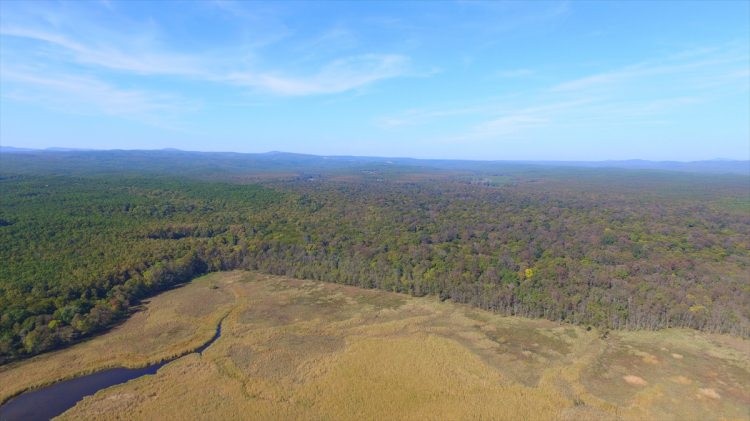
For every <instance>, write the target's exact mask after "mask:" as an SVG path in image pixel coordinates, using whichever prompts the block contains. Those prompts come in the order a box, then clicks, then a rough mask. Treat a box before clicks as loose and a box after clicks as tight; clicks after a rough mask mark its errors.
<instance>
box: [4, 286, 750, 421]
mask: <svg viewBox="0 0 750 421" xmlns="http://www.w3.org/2000/svg"><path fill="white" fill-rule="evenodd" d="M222 319H223V322H222V335H221V337H220V338H219V339H218V340H216V342H214V343H213V344H211V346H210V347H208V348H207V349H205V351H204V352H203V353H202V354H197V353H188V354H187V355H185V356H183V357H181V358H178V359H176V360H174V361H172V362H170V363H168V364H166V365H165V366H164V367H162V368H161V369H159V371H158V372H157V374H156V375H147V376H143V377H140V378H138V379H135V380H132V381H130V382H128V383H125V384H122V385H119V386H114V387H111V388H108V389H105V390H101V391H99V392H98V393H96V394H95V395H93V396H89V397H86V398H85V399H83V400H82V401H81V402H79V403H78V404H77V405H76V406H75V407H73V408H72V409H70V410H69V411H67V412H65V413H64V414H62V417H61V419H82V418H85V419H116V418H121V419H154V418H159V419H185V418H206V419H208V418H213V419H216V418H221V419H240V418H247V417H248V416H249V417H250V418H254V419H289V418H298V419H299V418H302V419H354V418H356V419H384V418H390V419H417V418H419V419H436V418H440V419H467V418H474V419H476V418H491V419H570V420H573V419H575V420H580V419H591V420H594V419H596V420H602V419H644V418H647V419H746V416H747V413H748V409H749V408H750V393H748V391H747V389H746V388H745V385H747V384H750V357H748V356H749V355H750V344H749V343H748V341H747V340H746V339H741V338H737V337H732V336H728V335H719V334H710V333H704V332H698V331H695V330H689V329H665V330H661V331H657V332H643V331H612V332H606V331H601V330H598V329H587V328H585V327H580V326H573V325H569V324H563V323H558V322H552V321H548V320H530V319H524V318H518V317H505V316H501V315H497V314H493V313H490V312H486V311H483V310H480V309H476V308H473V307H470V306H467V305H462V304H456V303H450V302H440V301H439V300H438V299H437V298H436V297H434V296H432V297H430V296H428V297H410V296H407V295H404V294H396V293H389V292H383V291H375V290H366V289H361V288H356V287H351V286H344V285H336V284H330V283H321V282H314V281H305V280H299V279H293V278H287V277H280V276H271V275H264V274H260V273H256V272H249V271H234V272H219V273H213V274H210V275H207V276H203V277H201V278H198V279H196V280H194V281H193V282H191V283H189V284H186V285H184V286H182V287H179V288H176V289H173V290H170V291H167V292H164V293H162V294H160V295H158V296H155V297H153V298H152V299H151V300H150V301H149V302H147V303H144V305H143V309H142V311H139V312H137V313H135V314H134V315H133V316H132V317H130V318H129V319H128V320H127V321H125V322H124V323H122V324H120V325H118V326H116V327H114V328H113V329H112V330H111V331H109V332H108V333H105V334H103V335H101V336H97V337H94V338H92V339H90V340H87V341H85V342H82V343H79V344H76V345H74V346H71V347H69V348H66V349H63V350H59V351H54V352H50V353H46V354H43V355H39V356H37V357H34V358H31V359H27V360H24V361H20V362H16V363H11V364H8V365H5V366H3V367H0V385H2V386H0V399H2V400H3V401H7V400H8V398H9V397H10V396H13V395H15V394H17V393H19V392H20V391H22V390H26V389H29V388H35V387H39V386H41V385H45V384H50V383H52V382H54V381H56V380H59V379H66V378H71V377H75V376H79V375H81V374H84V373H90V372H94V371H99V370H102V369H104V368H108V367H116V366H126V367H139V366H144V365H147V364H151V363H154V362H158V361H161V360H164V359H168V358H170V357H172V356H175V355H181V354H184V353H185V352H189V351H190V350H194V349H196V348H197V347H198V346H200V345H201V344H203V343H205V342H206V341H207V340H208V339H209V338H211V336H212V335H213V334H214V332H215V330H216V327H217V324H218V323H219V321H220V320H222ZM249 414H252V415H249Z"/></svg>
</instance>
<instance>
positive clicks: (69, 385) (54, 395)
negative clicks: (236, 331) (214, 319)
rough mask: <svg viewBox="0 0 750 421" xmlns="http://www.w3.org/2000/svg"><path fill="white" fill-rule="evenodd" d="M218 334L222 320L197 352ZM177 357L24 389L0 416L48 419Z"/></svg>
mask: <svg viewBox="0 0 750 421" xmlns="http://www.w3.org/2000/svg"><path fill="white" fill-rule="evenodd" d="M219 336H221V323H219V326H218V327H217V328H216V334H214V336H213V338H211V340H209V341H208V342H206V343H205V344H203V345H201V346H200V347H199V348H198V349H196V350H195V351H194V352H197V353H199V354H202V353H203V351H205V350H206V348H208V347H209V346H211V344H213V343H214V341H216V340H217V339H219ZM175 359H176V358H174V359H171V360H168V361H164V362H161V363H159V364H154V365H150V366H148V367H143V368H112V369H109V370H104V371H100V372H98V373H94V374H89V375H86V376H82V377H78V378H75V379H71V380H65V381H61V382H58V383H55V384H52V385H50V386H47V387H43V388H41V389H37V390H32V391H29V392H26V393H22V394H20V395H18V396H16V397H15V398H12V399H10V400H9V401H8V402H6V403H5V404H4V405H3V406H0V420H2V421H15V420H24V421H35V420H49V419H50V418H53V417H56V416H58V415H60V414H62V413H63V412H65V411H67V410H68V409H70V408H72V407H73V406H75V404H76V403H77V402H78V401H80V400H81V399H83V398H84V397H86V396H89V395H93V394H94V393H96V392H98V391H99V390H101V389H106V388H108V387H110V386H115V385H118V384H120V383H125V382H127V381H129V380H133V379H136V378H138V377H141V376H145V375H147V374H155V373H156V372H157V371H158V370H159V369H160V368H161V367H162V366H164V365H165V364H167V363H169V362H172V361H174V360H175Z"/></svg>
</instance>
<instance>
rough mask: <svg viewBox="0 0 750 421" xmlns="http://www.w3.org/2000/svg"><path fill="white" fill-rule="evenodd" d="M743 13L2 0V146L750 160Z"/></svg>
mask: <svg viewBox="0 0 750 421" xmlns="http://www.w3.org/2000/svg"><path fill="white" fill-rule="evenodd" d="M749 69H750V2H747V1H735V2H726V3H723V2H717V1H714V2H708V1H703V2H666V1H653V2H649V1H643V2H623V3H618V2H614V1H601V2H578V1H573V2H541V1H534V2H485V3H482V2H413V3H398V2H393V1H389V2H370V3H367V2H352V3H345V2H328V3H312V2H300V3H295V2H279V3H261V2H234V1H224V0H221V1H219V0H217V1H206V2H198V1H193V2H182V3H177V2H166V1H162V2H139V1H126V2H116V1H99V2H80V1H77V2H71V3H67V2H50V3H44V2H38V1H30V2H21V1H2V2H0V144H2V145H4V146H15V147H30V148H45V147H52V146H58V147H60V146H64V147H77V148H96V149H113V148H119V149H159V148H179V149H184V150H202V151H237V152H266V151H271V150H280V151H289V152H300V153H314V154H326V155H377V156H410V157H418V158H464V159H524V160H525V159H542V160H604V159H630V158H642V159H655V160H699V159H712V158H718V157H721V158H732V159H748V158H750V70H749Z"/></svg>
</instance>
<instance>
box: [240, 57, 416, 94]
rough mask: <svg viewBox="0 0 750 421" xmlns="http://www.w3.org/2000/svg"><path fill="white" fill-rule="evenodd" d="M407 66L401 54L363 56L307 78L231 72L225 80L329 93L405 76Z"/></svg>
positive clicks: (297, 91) (271, 89)
mask: <svg viewBox="0 0 750 421" xmlns="http://www.w3.org/2000/svg"><path fill="white" fill-rule="evenodd" d="M408 64H409V59H408V58H407V57H405V56H401V55H380V54H366V55H361V56H353V57H347V58H344V59H339V60H335V61H333V62H331V63H328V64H326V65H325V66H324V67H323V68H322V69H321V70H320V71H319V72H317V73H315V74H313V75H309V76H285V75H280V74H274V73H259V74H256V73H232V74H230V75H228V76H227V78H226V80H228V81H229V82H232V83H236V84H239V85H244V86H249V87H252V88H257V89H260V90H263V91H268V92H272V93H276V94H280V95H289V96H300V95H316V94H331V93H340V92H345V91H350V90H353V89H357V88H361V87H363V86H366V85H369V84H372V83H374V82H377V81H379V80H383V79H388V78H393V77H396V76H401V75H404V74H405V73H406V72H407V70H408Z"/></svg>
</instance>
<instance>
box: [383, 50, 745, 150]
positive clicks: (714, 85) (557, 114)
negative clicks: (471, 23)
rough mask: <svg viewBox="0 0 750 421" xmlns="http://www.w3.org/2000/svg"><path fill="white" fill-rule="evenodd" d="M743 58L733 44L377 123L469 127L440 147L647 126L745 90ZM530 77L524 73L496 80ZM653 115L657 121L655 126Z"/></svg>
mask: <svg viewBox="0 0 750 421" xmlns="http://www.w3.org/2000/svg"><path fill="white" fill-rule="evenodd" d="M748 60H749V58H748V53H747V52H745V51H743V50H742V49H741V48H736V46H735V45H733V44H730V45H724V46H717V47H713V48H700V49H693V50H688V51H683V52H678V53H675V54H673V55H670V56H667V57H664V58H662V59H654V60H651V61H643V62H639V63H635V64H631V65H626V66H623V67H621V68H616V69H613V70H610V71H606V72H601V73H596V74H590V75H586V76H582V77H579V78H572V79H569V80H567V81H563V82H559V83H556V84H552V85H551V86H542V87H539V88H536V89H533V88H528V85H527V86H526V87H525V90H523V91H518V92H515V93H514V94H511V95H509V96H508V97H507V98H498V99H496V100H494V101H484V102H481V103H479V102H474V103H471V102H468V103H466V102H464V103H461V104H455V105H453V106H447V107H441V108H425V109H409V110H405V111H403V112H400V113H397V114H393V115H389V116H381V117H379V118H378V119H376V120H375V123H376V124H377V125H378V126H379V127H381V128H385V129H390V130H398V129H400V128H403V127H407V126H418V125H441V124H444V123H445V122H446V121H450V120H451V119H455V120H459V119H460V120H462V121H466V120H468V121H473V123H470V124H468V125H465V126H464V127H465V129H464V130H463V131H460V132H458V133H453V134H447V135H446V136H445V137H444V139H443V141H445V142H463V141H468V140H482V139H508V138H520V137H522V136H520V135H522V134H524V133H525V132H529V131H532V130H535V129H545V128H553V127H557V128H564V127H572V126H576V127H577V126H580V125H583V126H585V125H586V124H589V125H593V124H598V125H610V126H611V127H613V128H614V127H623V125H628V124H630V125H635V124H653V123H654V122H659V121H662V122H663V121H664V120H663V116H665V115H668V113H671V112H674V111H676V110H679V109H683V108H688V107H696V106H700V105H702V104H705V103H708V102H710V101H711V100H712V99H714V98H715V97H716V96H718V95H721V93H722V91H721V89H719V88H721V87H723V88H725V89H726V90H727V91H729V92H738V91H739V92H741V91H742V90H743V89H745V90H747V89H748V84H750V73H749V71H748V68H747V66H746V65H747V64H748ZM528 74H531V71H530V70H529V71H527V70H526V69H518V70H509V71H505V72H501V73H499V75H502V76H506V77H515V76H525V75H528ZM660 116H661V117H662V118H661V119H660Z"/></svg>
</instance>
